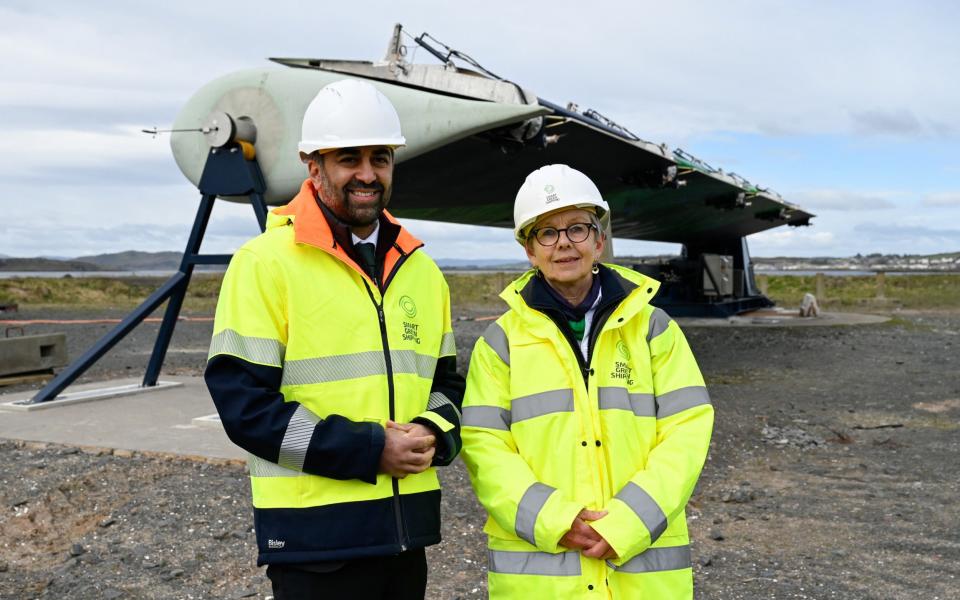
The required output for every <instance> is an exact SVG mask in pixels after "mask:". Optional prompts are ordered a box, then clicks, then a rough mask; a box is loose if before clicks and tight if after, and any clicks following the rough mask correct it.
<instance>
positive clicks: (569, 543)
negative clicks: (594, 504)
mask: <svg viewBox="0 0 960 600" xmlns="http://www.w3.org/2000/svg"><path fill="white" fill-rule="evenodd" d="M606 514H607V511H605V510H587V509H583V510H581V511H580V514H578V515H577V516H576V518H575V519H574V520H573V525H572V526H571V527H570V531H568V532H566V533H565V534H563V537H562V538H560V545H561V546H564V547H565V548H570V549H571V550H579V551H580V553H581V554H583V555H584V556H586V557H588V558H599V559H600V560H607V559H610V558H616V557H617V553H616V552H614V550H613V548H611V547H610V544H609V543H607V540H605V539H603V536H601V535H600V534H599V533H597V530H596V529H594V528H593V527H590V525H589V521H596V520H597V519H599V518H601V517H604V516H606Z"/></svg>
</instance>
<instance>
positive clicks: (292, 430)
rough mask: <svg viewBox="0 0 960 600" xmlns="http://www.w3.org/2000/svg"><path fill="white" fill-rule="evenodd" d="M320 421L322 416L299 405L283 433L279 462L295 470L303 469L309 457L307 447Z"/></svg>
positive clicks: (282, 465)
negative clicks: (304, 462)
mask: <svg viewBox="0 0 960 600" xmlns="http://www.w3.org/2000/svg"><path fill="white" fill-rule="evenodd" d="M319 422H320V417H318V416H317V415H315V414H313V413H312V412H310V411H309V410H307V409H306V408H304V407H303V405H301V406H298V407H297V410H296V411H294V413H293V416H292V417H290V422H289V423H287V431H286V432H285V433H284V434H283V442H282V443H281V444H280V456H279V457H278V458H277V464H279V465H280V466H281V467H285V468H287V469H293V470H294V471H302V470H303V461H304V460H305V459H306V458H307V448H308V447H309V446H310V438H311V437H312V436H313V428H314V427H316V425H317V423H319Z"/></svg>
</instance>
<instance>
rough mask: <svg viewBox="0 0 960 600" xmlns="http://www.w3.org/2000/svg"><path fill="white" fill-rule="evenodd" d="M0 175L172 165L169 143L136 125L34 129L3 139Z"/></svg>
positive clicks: (0, 141) (6, 135) (9, 135)
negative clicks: (102, 128) (153, 163)
mask: <svg viewBox="0 0 960 600" xmlns="http://www.w3.org/2000/svg"><path fill="white" fill-rule="evenodd" d="M0 156H2V157H3V158H4V159H3V160H2V161H0V175H4V176H5V177H16V176H20V175H24V174H29V173H38V172H46V173H48V174H49V173H53V172H56V171H57V170H58V169H61V168H63V167H69V168H71V169H77V168H92V167H99V166H111V167H114V168H118V170H120V171H122V167H118V166H119V165H124V164H131V163H135V162H138V161H143V160H155V161H158V162H165V163H166V162H169V161H170V147H169V145H168V143H167V142H166V140H152V139H150V137H149V136H147V135H145V134H143V133H142V132H141V131H140V128H138V127H136V126H134V125H115V126H112V127H111V128H110V129H109V130H107V131H77V130H57V129H33V130H26V131H9V132H6V133H4V135H2V136H0Z"/></svg>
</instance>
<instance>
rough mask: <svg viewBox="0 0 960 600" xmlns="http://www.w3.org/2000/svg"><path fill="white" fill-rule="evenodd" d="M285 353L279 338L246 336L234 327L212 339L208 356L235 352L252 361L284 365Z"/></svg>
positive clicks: (273, 365) (278, 365) (272, 365)
mask: <svg viewBox="0 0 960 600" xmlns="http://www.w3.org/2000/svg"><path fill="white" fill-rule="evenodd" d="M283 353H284V347H283V344H281V343H280V342H279V341H278V340H271V339H270V338H259V337H249V336H244V335H240V334H239V333H237V332H236V331H234V330H233V329H224V330H223V331H221V332H220V333H218V334H216V335H215V336H213V339H211V340H210V354H209V355H208V356H207V358H213V357H214V356H216V355H217V354H233V355H235V356H239V357H240V358H242V359H244V360H246V361H249V362H252V363H257V364H260V365H270V366H271V367H282V366H283Z"/></svg>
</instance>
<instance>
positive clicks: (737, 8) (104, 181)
mask: <svg viewBox="0 0 960 600" xmlns="http://www.w3.org/2000/svg"><path fill="white" fill-rule="evenodd" d="M438 7H439V5H438V4H434V3H430V2H411V3H407V4H405V5H404V6H403V7H402V8H398V6H397V5H396V3H392V2H383V1H379V0H370V2H368V3H367V4H365V5H364V9H365V10H363V11H349V10H344V11H331V10H327V9H326V8H325V7H324V8H321V7H319V6H318V5H309V6H307V5H303V4H302V3H298V2H290V1H287V0H277V1H275V2H271V3H268V4H264V3H262V2H217V1H211V2H204V3H197V2H183V1H182V0H171V1H170V2H166V3H162V4H161V3H154V4H139V5H136V6H135V7H134V6H133V5H130V7H127V6H126V5H124V6H122V7H121V6H119V5H116V4H114V3H96V2H94V3H76V2H73V3H69V2H63V1H62V0H52V1H51V2H45V3H36V2H29V1H26V0H8V2H5V3H4V7H0V57H3V58H2V59H0V80H2V81H3V82H4V84H3V85H2V86H0V125H3V126H4V135H3V136H0V211H2V214H4V222H5V223H6V224H7V227H9V224H10V223H16V222H30V223H31V226H32V228H33V229H32V237H30V236H29V235H28V234H27V233H17V234H16V235H17V237H16V239H14V238H13V237H11V235H12V231H13V230H11V229H3V230H0V233H2V235H0V252H3V253H6V254H13V255H18V256H23V255H32V254H36V253H38V252H33V251H28V250H27V249H29V248H37V249H39V248H41V247H43V248H46V247H63V246H64V245H65V244H67V243H68V242H71V241H75V242H76V243H77V244H78V248H77V250H76V252H71V253H75V254H79V253H81V252H96V251H108V250H124V249H128V248H127V247H124V246H120V245H119V244H122V243H123V244H125V243H131V244H137V243H138V242H140V241H141V240H142V241H143V244H153V243H154V241H159V240H161V239H163V238H166V239H167V244H166V246H165V247H163V248H160V249H165V250H170V249H179V248H181V247H182V244H183V240H185V237H186V234H187V232H188V231H189V225H190V222H191V220H192V218H193V211H194V210H195V206H196V204H195V203H196V198H197V191H196V189H195V188H193V187H192V186H190V185H189V184H187V183H186V181H185V180H183V179H182V177H181V176H180V175H179V172H178V171H177V170H176V167H175V166H173V162H172V158H171V156H170V153H169V145H168V143H169V140H168V139H167V138H160V139H157V140H153V139H150V138H149V137H148V136H145V135H143V134H141V133H139V129H140V127H144V126H152V125H157V126H160V127H161V128H163V127H164V126H166V125H169V124H170V123H172V121H173V118H174V116H175V114H176V111H177V109H178V107H180V106H182V105H183V104H184V103H185V102H186V100H187V99H188V98H189V96H190V95H191V94H192V93H194V92H195V91H196V90H197V89H199V88H200V87H201V86H202V85H204V84H205V83H207V82H208V81H210V80H212V79H214V78H215V77H218V76H220V75H223V74H226V73H229V72H231V71H235V70H238V69H241V68H249V67H263V66H267V63H266V62H265V60H264V59H265V57H267V56H312V57H326V58H355V59H373V60H376V59H379V58H380V57H381V56H382V53H383V49H384V46H385V43H386V40H387V37H388V34H389V33H390V31H391V27H392V25H393V23H394V22H396V21H397V20H402V21H403V22H404V24H405V25H406V26H407V28H408V32H409V33H411V34H413V35H417V34H419V33H421V32H423V31H429V32H430V33H431V34H433V35H435V36H436V37H437V38H439V39H441V40H443V41H445V42H447V43H449V44H451V45H452V46H454V47H455V48H457V49H459V50H462V51H464V52H466V53H468V54H470V55H472V56H473V57H475V58H476V59H478V60H479V61H480V62H481V63H482V64H484V65H485V66H487V67H488V68H490V69H491V70H492V71H494V72H497V73H499V74H501V75H503V76H505V77H508V78H511V79H514V80H516V81H517V82H518V83H520V84H522V85H524V86H527V87H529V88H531V89H533V90H534V91H535V92H536V93H538V94H539V95H541V96H542V97H544V98H546V99H549V100H552V101H554V102H557V103H558V104H561V105H563V104H565V103H566V102H567V101H568V100H573V101H577V102H578V103H579V104H580V105H581V106H582V107H584V108H586V107H592V108H595V109H597V110H599V111H600V112H602V113H604V114H606V115H607V116H608V117H610V118H612V119H614V120H615V121H618V122H620V123H621V124H623V125H625V126H626V127H628V128H630V129H631V130H633V131H634V132H635V133H636V134H638V135H639V136H641V137H643V138H645V139H648V140H650V141H653V142H661V141H663V142H667V143H669V144H671V145H685V142H687V141H689V140H693V139H699V140H703V139H707V138H710V136H714V137H716V136H718V135H727V133H725V132H731V133H732V134H733V136H732V137H733V138H734V139H736V134H741V133H751V134H755V135H756V136H759V137H762V138H765V139H769V138H772V137H780V138H781V141H784V140H785V141H784V144H783V146H784V148H783V149H782V150H783V151H784V152H789V151H790V150H791V146H790V144H791V143H792V141H791V140H790V139H789V138H790V137H791V136H793V135H794V134H801V135H800V136H798V137H797V140H799V141H798V147H799V144H800V143H801V142H802V141H803V140H802V139H801V138H802V137H803V136H806V139H807V140H809V137H810V136H815V135H821V134H826V135H828V136H836V137H834V138H830V139H839V138H842V142H837V143H836V144H835V145H832V146H831V148H830V150H831V152H832V155H834V156H835V157H836V160H835V161H834V162H833V164H832V166H831V168H832V169H833V170H832V171H830V172H817V171H816V170H815V169H808V168H806V167H805V166H804V165H803V164H802V163H800V162H799V161H800V158H798V159H797V160H796V161H791V164H793V165H795V166H797V167H798V168H802V169H804V171H803V172H804V177H806V178H808V180H809V181H822V182H829V183H822V184H820V185H824V186H825V187H826V186H831V187H830V188H829V189H813V190H805V191H800V192H798V193H797V194H787V195H786V196H785V197H786V198H787V199H788V200H790V201H792V202H795V203H797V204H799V205H800V206H802V207H803V208H808V209H810V210H815V211H824V212H826V213H827V214H826V215H825V216H824V218H818V219H817V221H816V224H817V226H816V227H814V228H812V229H804V230H794V229H787V228H780V229H777V230H774V231H771V232H767V233H765V234H759V235H757V236H752V237H751V238H750V240H751V245H752V246H754V247H755V250H756V251H759V252H761V253H763V252H765V251H766V250H767V249H769V250H770V251H771V252H773V251H777V252H779V251H781V250H783V251H784V252H786V251H791V252H793V251H794V250H795V251H796V253H797V254H802V253H808V254H809V253H810V252H814V251H816V252H823V251H825V250H826V249H829V248H834V249H836V250H837V251H841V250H846V249H847V248H850V252H849V253H851V254H853V253H856V252H858V251H864V252H867V251H872V250H885V251H897V250H901V251H902V250H905V249H908V248H909V247H910V245H911V244H910V241H909V240H907V239H905V238H897V240H896V241H895V242H894V241H893V240H892V238H880V237H876V238H874V237H871V235H868V233H867V232H866V231H860V232H857V231H856V230H855V229H854V226H855V225H856V223H857V220H856V219H858V218H860V216H861V215H864V214H865V213H866V211H870V210H878V209H884V210H885V211H887V212H885V213H884V215H883V216H884V218H886V219H888V220H894V219H899V218H900V217H901V213H900V212H898V211H896V210H893V208H894V207H898V206H901V205H902V204H905V203H906V202H907V201H909V200H910V198H909V197H908V195H907V194H902V195H901V194H899V193H897V192H890V191H871V190H873V189H876V187H879V186H880V185H882V184H875V183H873V182H872V179H873V178H874V175H875V173H876V172H878V171H879V170H884V169H889V170H891V171H893V170H896V169H897V168H898V165H897V164H896V163H895V162H893V161H891V162H890V163H882V164H876V165H871V166H870V167H871V170H870V172H869V173H866V174H864V173H862V172H860V173H858V172H856V171H857V169H847V168H846V167H845V165H846V163H845V160H844V159H846V158H852V159H853V160H852V161H850V162H852V163H854V164H855V166H856V163H857V159H858V158H859V155H857V156H854V154H855V153H856V150H855V149H850V148H843V147H842V146H843V144H844V143H847V142H849V141H851V140H855V139H857V138H858V137H862V138H865V137H872V136H875V135H878V134H879V135H884V136H897V137H899V138H904V139H910V140H924V139H927V138H930V137H931V136H939V137H938V141H939V142H943V143H944V147H945V149H946V150H947V152H946V154H947V155H949V150H950V148H949V146H948V144H949V143H950V141H951V140H955V139H956V138H957V135H958V133H960V85H957V83H956V82H955V81H954V80H953V79H950V78H949V77H946V76H945V75H944V74H947V73H957V72H960V38H958V36H956V35H955V31H954V29H955V27H954V24H955V23H956V22H958V20H960V5H958V4H956V3H953V2H930V3H925V4H924V7H923V10H917V9H915V8H913V7H910V6H907V5H905V4H903V3H897V2H884V1H879V2H875V3H872V4H871V5H870V9H869V10H864V8H863V6H861V5H859V4H845V3H835V2H828V1H827V0H814V1H812V2H808V3H803V4H798V3H782V2H781V3H773V4H771V3H759V2H756V1H754V0H732V1H730V2H723V3H704V2H693V1H689V0H678V1H677V2H672V3H669V4H666V3H659V4H657V3H623V2H615V3H614V2H604V1H603V0H600V1H599V2H596V3H594V4H592V5H591V10H589V11H585V10H584V9H583V5H582V3H574V2H572V1H564V0H558V1H556V2H551V3H542V4H539V5H534V6H531V3H511V2H506V1H505V0H491V1H490V2H488V3H486V4H485V5H484V10H482V11H479V10H478V11H473V12H472V13H471V15H470V18H469V19H464V18H463V17H462V15H460V14H456V13H455V12H451V11H444V10H439V9H438ZM538 8H540V9H542V10H543V11H545V12H544V14H549V20H548V23H546V24H543V23H531V20H530V15H531V14H533V13H534V12H535V11H536V10H537V9H538ZM321 14H322V16H323V22H322V24H318V25H314V26H305V25H303V22H304V21H305V20H309V19H312V18H314V17H318V16H319V15H321ZM318 33H319V35H318ZM225 35H226V36H227V38H229V39H230V40H232V41H230V42H227V43H225V42H224V40H225V39H227V38H225V37H224V36H225ZM171 40H177V41H176V42H175V43H171ZM504 40H510V41H511V42H510V43H508V44H505V43H503V41H504ZM407 43H412V42H411V41H410V40H409V39H408V40H407ZM416 58H417V59H418V60H419V61H421V62H422V61H428V62H429V61H432V59H431V58H430V57H429V56H428V54H427V53H426V52H425V51H424V50H422V49H420V50H418V51H417V52H416ZM742 137H746V136H742ZM944 140H946V141H944ZM851 146H853V144H851ZM689 149H690V150H691V151H693V152H694V154H697V148H695V147H691V148H689ZM722 152H723V153H722V154H721V156H724V157H727V158H725V159H724V160H723V161H722V162H721V161H719V160H718V161H716V162H718V163H719V164H716V165H715V166H717V167H723V168H725V169H727V170H730V169H734V170H737V171H738V172H741V168H742V171H743V175H745V176H746V177H747V178H749V179H751V180H756V179H757V178H758V175H757V174H756V173H754V172H752V171H751V169H750V168H749V167H748V166H743V167H741V166H740V164H739V163H738V161H739V160H740V156H741V155H739V154H738V149H737V145H736V144H735V143H731V144H728V145H727V149H724V150H723V151H722ZM798 152H799V154H798V156H800V157H801V158H805V157H806V155H807V154H808V153H809V150H808V149H807V148H801V149H800V150H798ZM955 154H956V153H954V155H955ZM778 158H779V157H778ZM836 165H841V166H840V167H836ZM940 171H941V172H939V173H931V174H929V177H930V178H931V180H930V181H928V182H927V189H930V190H937V189H940V190H950V189H954V188H955V187H956V186H955V185H953V181H952V180H950V181H948V182H941V181H938V180H937V177H940V178H942V179H944V180H946V179H948V178H950V177H952V176H953V175H954V174H955V169H954V171H950V170H949V167H947V168H944V169H940ZM490 176H494V175H493V174H491V175H490ZM760 179H762V181H760V183H762V184H764V185H770V186H771V187H773V188H775V189H782V188H783V187H784V184H783V183H781V182H780V181H778V180H777V179H776V178H772V177H769V176H765V177H762V178H760ZM781 181H782V180H781ZM891 187H896V184H893V185H891ZM917 200H920V201H922V204H923V205H925V206H928V207H942V208H943V209H944V210H942V211H939V212H938V211H925V212H927V213H929V214H926V215H925V216H924V215H921V216H918V217H917V218H918V219H926V220H925V221H923V222H919V223H915V224H914V225H915V226H917V227H928V228H931V229H937V221H938V220H942V219H943V218H944V217H945V215H944V214H942V213H943V212H945V211H946V209H947V208H949V207H955V206H957V204H958V202H957V196H956V194H955V193H954V192H931V193H928V194H927V195H926V196H922V197H918V198H917ZM219 206H221V205H218V209H217V210H216V211H215V212H214V221H213V223H211V227H210V232H209V237H208V240H207V245H208V246H209V247H210V248H209V249H207V250H208V251H210V252H222V251H229V250H232V249H233V248H235V247H236V246H238V245H239V244H240V243H242V242H243V240H244V239H245V238H246V236H247V234H246V233H245V232H244V231H243V226H242V225H241V222H242V221H243V220H244V219H247V218H250V219H251V220H252V217H250V214H249V213H250V209H249V207H237V208H236V212H230V211H227V212H228V214H231V215H237V219H239V220H238V221H237V222H235V223H231V222H225V223H223V224H222V225H218V224H217V223H218V221H217V218H218V214H219V211H221V210H222V209H221V208H219ZM241 211H247V212H244V213H243V214H241ZM38 214H42V215H43V219H44V221H43V224H42V225H40V224H38V223H37V215H38ZM826 218H829V219H831V220H829V221H827V220H826ZM105 221H109V224H108V225H105V224H104V222H105ZM153 226H156V227H158V229H157V231H160V232H162V233H163V235H161V236H156V237H155V236H153V235H152V234H151V233H150V232H149V231H147V233H145V234H143V235H142V236H140V235H139V234H135V235H130V236H126V234H125V233H124V228H126V230H128V231H130V232H135V233H136V232H138V231H140V229H139V228H147V230H149V228H150V227H153ZM167 226H169V227H171V229H163V228H164V227H167ZM460 227H461V226H455V225H446V224H427V223H423V222H417V223H414V224H412V225H411V228H412V229H413V230H414V232H415V233H417V234H418V235H420V236H421V237H422V238H423V239H425V241H426V242H427V243H428V251H429V252H430V253H431V254H433V255H435V256H437V257H441V258H448V257H449V258H456V257H472V256H476V255H477V253H478V252H480V253H483V254H484V255H487V254H488V253H489V255H490V256H491V257H503V258H513V257H516V256H519V257H520V259H522V257H523V255H522V252H521V251H520V249H519V247H518V246H517V245H516V244H515V243H514V242H513V240H512V237H511V236H510V233H509V231H507V230H488V229H484V228H465V229H461V228H460ZM18 231H19V230H18ZM84 231H85V232H86V233H84ZM178 231H179V232H182V233H180V234H178V233H176V232H178ZM913 231H914V233H916V234H917V235H926V233H929V232H922V231H920V230H913ZM254 233H255V232H254ZM881 239H882V240H883V241H882V242H881V241H878V240H881ZM923 239H925V240H933V239H937V238H935V237H934V238H930V237H929V236H928V237H924V238H923ZM950 239H951V238H949V236H948V237H947V238H944V239H941V241H942V242H943V243H945V244H946V243H954V242H950ZM893 243H896V244H900V246H896V247H894V246H888V247H884V248H878V244H893ZM97 244H100V248H99V249H94V248H93V246H95V245H97ZM644 244H648V243H644V242H627V241H621V240H617V241H616V242H615V244H614V245H615V248H616V251H617V253H618V254H652V253H659V252H656V251H654V252H647V251H644V250H643V248H652V247H653V246H647V245H644ZM134 247H140V246H134ZM668 247H669V246H668ZM634 248H637V249H640V250H639V251H635V250H634ZM142 249H146V248H142ZM944 249H949V248H939V249H938V250H944ZM42 253H51V252H50V251H47V250H44V251H43V252H42ZM59 253H62V252H59Z"/></svg>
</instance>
